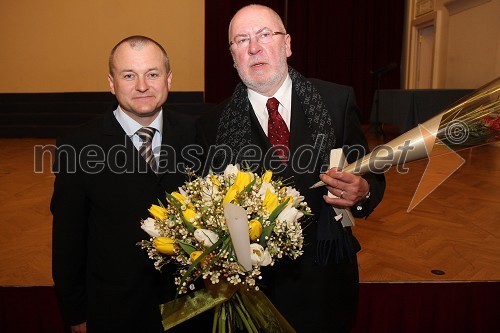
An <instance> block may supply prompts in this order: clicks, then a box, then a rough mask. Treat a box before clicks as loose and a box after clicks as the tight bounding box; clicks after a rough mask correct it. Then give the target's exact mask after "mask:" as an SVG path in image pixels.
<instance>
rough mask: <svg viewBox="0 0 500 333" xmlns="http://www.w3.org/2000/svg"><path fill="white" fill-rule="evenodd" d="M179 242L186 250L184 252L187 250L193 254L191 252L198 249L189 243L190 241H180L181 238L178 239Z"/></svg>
mask: <svg viewBox="0 0 500 333" xmlns="http://www.w3.org/2000/svg"><path fill="white" fill-rule="evenodd" d="M177 243H178V244H179V245H180V246H181V248H182V249H183V250H184V252H186V253H187V254H188V256H189V255H191V253H193V252H194V251H196V247H194V246H193V245H191V244H188V243H186V242H183V241H180V240H177Z"/></svg>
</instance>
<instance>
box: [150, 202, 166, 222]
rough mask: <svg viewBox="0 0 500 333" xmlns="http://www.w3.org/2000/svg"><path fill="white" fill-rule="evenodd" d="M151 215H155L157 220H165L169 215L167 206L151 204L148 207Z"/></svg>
mask: <svg viewBox="0 0 500 333" xmlns="http://www.w3.org/2000/svg"><path fill="white" fill-rule="evenodd" d="M148 210H149V213H150V214H151V216H153V217H154V218H155V219H157V220H164V219H165V217H167V211H166V209H165V208H163V207H160V206H157V205H151V208H149V209H148Z"/></svg>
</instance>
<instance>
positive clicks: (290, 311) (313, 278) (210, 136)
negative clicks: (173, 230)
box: [197, 79, 385, 332]
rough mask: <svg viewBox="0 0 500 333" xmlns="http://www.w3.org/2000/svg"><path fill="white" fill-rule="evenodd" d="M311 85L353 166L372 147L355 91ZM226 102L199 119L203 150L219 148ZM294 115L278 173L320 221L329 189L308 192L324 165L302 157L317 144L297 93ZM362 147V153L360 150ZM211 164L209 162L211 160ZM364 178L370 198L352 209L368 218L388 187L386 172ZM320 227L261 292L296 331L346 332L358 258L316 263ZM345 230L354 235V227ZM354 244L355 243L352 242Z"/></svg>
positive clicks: (258, 139) (257, 139) (258, 140)
mask: <svg viewBox="0 0 500 333" xmlns="http://www.w3.org/2000/svg"><path fill="white" fill-rule="evenodd" d="M310 81H311V82H312V83H313V84H314V86H315V87H316V89H317V90H318V91H319V93H320V94H321V96H322V99H323V102H324V103H325V105H326V108H327V110H328V111H330V115H331V117H332V120H333V123H334V126H335V137H336V147H335V148H340V147H343V148H344V153H345V154H346V156H347V158H348V161H349V162H350V163H351V162H353V161H355V160H357V158H358V157H359V155H357V154H354V152H355V151H361V153H363V152H364V153H367V152H368V146H367V142H366V139H365V137H364V135H363V132H362V130H361V127H360V121H359V110H358V108H357V106H356V102H355V97H354V92H353V90H352V88H350V87H346V86H342V85H338V84H334V83H330V82H325V81H321V80H316V79H310ZM227 103H228V101H226V102H224V103H222V104H221V105H219V106H217V107H216V108H215V110H214V111H213V112H210V114H208V115H207V116H205V117H202V118H200V120H199V121H198V123H197V125H198V138H197V141H198V142H199V143H200V144H202V145H204V146H205V147H208V146H210V145H213V144H215V141H216V137H217V129H218V124H219V119H220V115H221V113H222V111H223V110H224V108H225V106H226V105H227ZM291 112H292V115H291V125H290V136H291V137H290V156H292V161H291V162H289V163H288V165H287V168H286V169H285V170H284V171H282V172H281V173H280V174H279V175H280V176H282V177H284V178H285V179H286V178H288V177H293V178H292V180H293V185H294V186H295V187H296V188H297V189H298V190H299V191H300V192H301V194H302V195H304V196H305V198H306V201H307V202H308V204H309V206H310V207H311V208H312V212H313V213H314V214H316V217H317V216H318V214H319V210H320V207H321V206H322V205H323V198H322V196H323V195H324V194H326V189H325V188H324V187H323V188H320V189H314V190H310V189H309V186H311V185H312V184H314V183H315V182H317V181H318V180H319V168H320V164H321V161H319V160H318V158H317V156H314V154H302V155H300V154H299V152H300V151H301V149H302V148H304V145H310V146H314V142H312V141H311V136H310V133H311V130H310V129H309V128H308V126H307V122H306V117H305V114H304V112H303V110H302V106H301V104H300V102H299V101H298V98H297V96H296V95H295V93H294V92H292V110H291ZM250 117H251V122H252V124H251V126H252V144H255V145H257V146H259V147H261V149H262V150H264V151H267V149H269V148H270V147H271V145H270V143H269V140H268V138H267V137H266V136H265V134H264V132H263V130H262V128H261V127H260V125H259V123H258V121H257V119H256V116H255V114H254V112H253V110H252V111H251V115H250ZM301 147H302V148H301ZM360 147H362V149H359V148H360ZM312 151H314V149H313V150H312ZM316 154H317V151H316ZM311 161H316V162H315V163H314V164H313V165H312V169H310V168H308V169H306V168H305V167H304V166H306V165H308V166H310V165H311V164H310V162H311ZM207 162H208V163H210V157H209V160H208V161H207ZM258 164H259V166H260V167H261V168H262V167H263V168H266V169H269V167H270V164H269V161H267V160H266V159H265V158H263V159H262V160H260V161H259V162H258ZM271 167H272V166H271ZM271 169H272V168H271ZM364 178H365V179H366V180H367V181H368V182H369V184H370V191H371V198H370V200H368V201H367V202H366V203H365V204H364V205H363V209H362V210H361V211H358V210H356V209H355V208H354V209H353V210H352V212H353V214H355V216H357V217H362V216H367V215H368V214H369V213H370V212H371V211H372V210H373V209H374V208H375V206H376V205H377V204H378V203H379V202H380V200H381V199H382V196H383V192H384V189H385V180H384V176H383V174H382V175H374V174H367V175H364ZM316 228H317V222H315V221H312V222H311V223H310V224H309V225H308V226H307V227H306V228H305V230H304V234H305V235H304V237H305V238H304V239H305V240H304V244H305V245H304V255H303V256H301V257H299V258H298V259H297V260H295V261H287V260H283V261H280V262H278V263H277V264H276V265H275V266H274V267H272V268H270V269H269V271H268V272H266V271H265V269H264V282H263V284H264V286H263V290H264V291H265V292H266V294H267V295H268V297H269V298H270V299H271V300H272V301H273V303H274V305H275V306H276V307H277V308H278V310H280V312H281V313H282V314H283V315H284V316H285V318H286V319H287V320H288V321H289V322H290V323H291V324H292V326H293V327H294V328H295V329H296V330H297V331H298V332H342V331H344V330H347V329H348V327H349V325H350V323H351V322H352V321H353V319H354V315H355V310H356V306H357V293H358V270H357V263H356V259H355V258H353V259H351V260H344V261H343V262H342V263H340V264H335V263H333V262H330V263H329V264H328V265H327V266H319V265H317V264H316V262H315V255H316V237H317V229H316ZM345 232H347V233H351V231H350V228H349V229H346V231H345ZM353 242H357V241H356V240H355V239H354V238H353ZM332 257H333V255H332Z"/></svg>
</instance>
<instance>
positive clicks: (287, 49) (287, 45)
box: [285, 34, 292, 58]
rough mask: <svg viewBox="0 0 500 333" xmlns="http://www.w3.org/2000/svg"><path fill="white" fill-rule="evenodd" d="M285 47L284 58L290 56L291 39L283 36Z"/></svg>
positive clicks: (288, 36)
mask: <svg viewBox="0 0 500 333" xmlns="http://www.w3.org/2000/svg"><path fill="white" fill-rule="evenodd" d="M285 46H286V56H287V58H288V57H289V56H291V55H292V37H291V36H290V35H288V34H287V35H286V36H285Z"/></svg>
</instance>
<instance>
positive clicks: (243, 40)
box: [229, 29, 286, 48]
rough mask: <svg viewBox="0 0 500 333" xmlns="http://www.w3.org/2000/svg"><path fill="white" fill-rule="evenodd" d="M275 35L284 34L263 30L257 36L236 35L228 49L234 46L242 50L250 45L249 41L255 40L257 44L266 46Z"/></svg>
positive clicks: (283, 33) (282, 33) (284, 33)
mask: <svg viewBox="0 0 500 333" xmlns="http://www.w3.org/2000/svg"><path fill="white" fill-rule="evenodd" d="M275 35H286V32H279V31H274V32H273V31H271V30H269V29H264V30H262V31H260V32H258V33H257V34H255V35H253V36H250V35H248V34H247V35H238V36H236V37H234V38H233V40H232V41H231V42H230V43H229V47H231V45H233V44H235V45H236V47H238V48H244V47H247V46H248V45H249V44H250V39H252V38H254V37H255V38H256V39H257V42H258V43H259V44H267V43H270V42H271V41H272V40H273V37H274V36H275Z"/></svg>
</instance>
